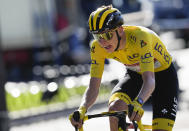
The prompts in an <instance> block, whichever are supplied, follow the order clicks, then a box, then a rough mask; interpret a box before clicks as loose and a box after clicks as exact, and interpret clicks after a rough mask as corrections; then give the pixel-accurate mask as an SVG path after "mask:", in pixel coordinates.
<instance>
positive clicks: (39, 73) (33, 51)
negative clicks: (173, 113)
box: [0, 0, 189, 131]
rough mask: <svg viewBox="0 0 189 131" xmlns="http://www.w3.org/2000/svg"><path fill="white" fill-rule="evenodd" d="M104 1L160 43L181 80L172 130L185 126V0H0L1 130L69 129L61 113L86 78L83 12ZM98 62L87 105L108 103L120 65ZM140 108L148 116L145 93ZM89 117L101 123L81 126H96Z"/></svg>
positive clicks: (188, 30)
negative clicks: (93, 96) (97, 80)
mask: <svg viewBox="0 0 189 131" xmlns="http://www.w3.org/2000/svg"><path fill="white" fill-rule="evenodd" d="M109 4H112V5H113V6H114V7H116V8H118V9H119V10H120V11H121V12H122V13H123V16H124V20H125V24H126V25H140V26H145V27H148V28H150V29H152V30H154V31H155V32H156V33H157V34H158V35H159V36H160V37H161V39H162V41H164V43H165V44H166V46H167V48H168V50H169V51H170V53H171V55H172V56H173V58H174V62H175V65H176V69H177V72H178V77H179V84H180V94H179V106H178V110H179V112H178V114H179V115H178V116H177V121H176V123H177V124H176V130H179V131H181V130H182V131H184V130H187V129H188V128H189V126H188V125H187V124H186V121H187V120H188V117H189V89H188V88H189V83H188V81H187V78H188V77H189V67H188V65H189V60H188V58H189V49H188V47H189V1H188V0H16V1H13V0H0V131H26V130H27V131H30V130H32V131H33V130H35V131H39V130H40V131H50V130H56V131H62V130H70V131H71V130H74V128H73V127H72V126H71V124H70V123H69V121H68V114H69V113H71V112H72V111H74V110H75V109H77V107H78V106H79V104H80V101H81V96H82V94H83V93H84V91H85V89H86V87H87V85H88V82H89V71H90V53H89V46H90V45H89V44H90V41H91V40H92V36H91V35H90V34H89V32H88V25H87V21H88V17H89V14H90V13H91V12H92V11H94V10H95V9H96V8H97V7H99V6H101V5H109ZM105 66H106V67H105V71H104V74H103V80H102V85H101V86H102V87H101V89H100V95H99V98H98V100H97V102H96V103H95V105H94V107H93V108H92V109H91V112H93V111H97V112H98V113H99V112H101V111H107V101H108V97H109V95H110V92H111V89H112V88H113V86H114V85H115V84H116V83H117V82H118V81H119V79H121V78H122V77H123V76H124V73H125V68H124V66H122V65H121V64H119V63H117V62H115V61H111V60H107V61H106V64H105ZM115 68H116V71H115ZM144 108H145V109H146V112H147V113H146V114H147V115H146V116H145V117H144V121H148V120H151V108H150V100H149V101H148V102H147V103H146V105H145V107H144ZM89 113H90V111H89ZM183 114H184V115H183ZM94 122H96V124H97V125H99V129H103V130H105V129H107V130H108V127H109V126H108V124H107V122H108V120H106V121H103V120H102V121H93V124H90V123H89V124H88V125H89V126H88V130H90V131H92V130H94V129H95V130H96V129H97V127H95V128H94ZM104 122H106V123H104ZM100 125H101V126H100ZM104 125H105V126H104Z"/></svg>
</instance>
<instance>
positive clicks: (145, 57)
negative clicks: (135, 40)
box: [137, 31, 154, 73]
mask: <svg viewBox="0 0 189 131" xmlns="http://www.w3.org/2000/svg"><path fill="white" fill-rule="evenodd" d="M137 35H138V36H139V44H138V45H137V46H139V54H140V69H141V71H140V72H141V73H143V72H145V71H151V72H154V55H153V49H152V37H151V36H150V34H149V33H147V32H145V31H139V32H138V34H137Z"/></svg>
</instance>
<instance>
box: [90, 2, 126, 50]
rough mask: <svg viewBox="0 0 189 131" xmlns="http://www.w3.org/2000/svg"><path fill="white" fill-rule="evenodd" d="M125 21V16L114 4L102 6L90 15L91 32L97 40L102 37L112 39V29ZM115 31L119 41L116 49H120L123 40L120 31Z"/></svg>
mask: <svg viewBox="0 0 189 131" xmlns="http://www.w3.org/2000/svg"><path fill="white" fill-rule="evenodd" d="M123 23H124V22H123V17H122V16H121V12H120V11H119V10H118V9H116V8H113V7H112V5H109V6H101V7H99V8H97V10H96V11H94V12H92V13H91V14H90V16H89V20H88V24H89V32H90V33H92V34H93V37H94V38H95V39H97V40H98V39H100V38H103V39H105V40H110V39H111V38H112V34H111V31H113V30H115V29H116V28H117V27H120V26H121V25H123ZM115 31H116V35H117V39H118V43H117V47H116V49H115V50H114V51H116V50H118V48H119V46H120V40H121V37H120V36H119V34H118V31H117V30H115Z"/></svg>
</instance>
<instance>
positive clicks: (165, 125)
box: [152, 118, 175, 131]
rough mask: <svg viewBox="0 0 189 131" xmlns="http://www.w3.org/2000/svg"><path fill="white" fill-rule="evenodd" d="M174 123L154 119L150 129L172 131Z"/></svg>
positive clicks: (162, 119) (167, 120)
mask: <svg viewBox="0 0 189 131" xmlns="http://www.w3.org/2000/svg"><path fill="white" fill-rule="evenodd" d="M174 123H175V122H174V121H173V120H170V119H165V118H156V119H154V120H153V122H152V129H153V130H155V129H162V130H167V131H172V128H173V126H174Z"/></svg>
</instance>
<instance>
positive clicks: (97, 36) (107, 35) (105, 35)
mask: <svg viewBox="0 0 189 131" xmlns="http://www.w3.org/2000/svg"><path fill="white" fill-rule="evenodd" d="M93 37H94V38H95V39H96V40H101V39H104V40H110V39H111V38H112V37H113V33H112V32H106V33H103V34H93Z"/></svg>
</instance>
